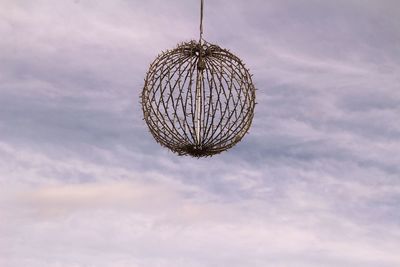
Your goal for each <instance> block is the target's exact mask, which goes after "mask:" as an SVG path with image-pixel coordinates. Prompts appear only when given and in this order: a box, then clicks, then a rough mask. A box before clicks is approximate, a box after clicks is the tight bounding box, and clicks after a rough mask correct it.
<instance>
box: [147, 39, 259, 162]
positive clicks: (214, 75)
mask: <svg viewBox="0 0 400 267" xmlns="http://www.w3.org/2000/svg"><path fill="white" fill-rule="evenodd" d="M141 98H142V108H143V114H144V120H145V121H146V123H147V125H148V127H149V129H150V132H151V133H152V135H153V137H154V138H155V140H156V141H157V142H158V143H160V144H161V145H163V146H165V147H167V148H169V149H170V150H172V151H173V152H175V153H177V154H179V155H191V156H193V157H205V156H212V155H214V154H218V153H221V152H223V151H225V150H227V149H229V148H231V147H232V146H234V145H235V144H236V143H238V142H239V141H240V140H241V139H242V138H243V136H244V135H245V134H246V133H247V131H248V130H249V128H250V125H251V122H252V119H253V115H254V107H255V88H254V85H253V83H252V79H251V75H250V73H249V71H248V69H246V67H245V65H244V64H243V62H242V61H241V60H240V59H239V58H238V57H236V56H235V55H233V54H232V53H231V52H229V51H228V50H226V49H223V48H221V47H219V46H217V45H213V44H209V43H207V42H204V43H199V42H196V41H191V42H187V43H183V44H180V45H178V47H177V48H175V49H173V50H169V51H166V52H164V53H162V54H161V55H159V56H158V57H157V58H156V59H155V60H154V62H153V63H152V64H151V65H150V68H149V71H148V72H147V76H146V79H145V84H144V88H143V92H142V95H141Z"/></svg>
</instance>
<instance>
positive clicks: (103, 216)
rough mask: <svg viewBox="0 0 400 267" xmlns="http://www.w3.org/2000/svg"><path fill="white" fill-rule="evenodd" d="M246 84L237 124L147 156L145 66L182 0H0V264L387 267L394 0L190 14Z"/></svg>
mask: <svg viewBox="0 0 400 267" xmlns="http://www.w3.org/2000/svg"><path fill="white" fill-rule="evenodd" d="M204 12H205V14H204V38H205V39H206V40H207V41H208V42H210V43H214V44H218V45H220V46H221V47H224V48H227V49H230V50H231V51H232V52H233V53H235V54H236V55H238V56H239V57H240V58H241V59H242V60H243V61H244V62H245V63H246V66H247V67H248V68H249V69H250V71H251V73H252V74H253V75H254V77H253V82H254V84H255V86H256V88H257V89H258V90H257V102H258V105H257V106H256V110H255V117H254V121H253V125H252V128H251V129H250V132H249V134H248V135H246V136H245V138H244V139H243V140H242V141H241V142H240V143H239V144H237V145H236V146H235V147H234V148H232V149H230V150H228V151H227V152H224V153H222V154H220V155H216V156H214V157H211V158H204V159H195V158H191V157H179V156H177V155H175V154H173V153H172V152H170V151H168V150H167V149H165V148H163V147H161V146H159V145H158V144H157V143H156V142H155V141H154V139H153V138H152V136H151V134H150V133H149V131H148V129H147V126H146V124H145V122H144V121H143V116H142V111H141V106H140V103H139V96H140V93H141V90H142V88H143V84H144V77H145V74H146V71H147V69H148V67H149V64H150V63H151V62H152V61H153V60H154V59H155V57H156V56H157V55H158V54H159V53H160V52H161V51H164V50H166V49H171V48H174V47H175V46H176V45H177V44H178V43H181V42H183V41H189V40H191V39H197V38H198V34H199V1H194V0H170V1H161V0H146V1H138V0H113V1H106V0H75V1H73V0H58V1H52V0H35V1H28V0H0V36H1V38H0V266H2V267H25V266H30V267H127V266H129V267H164V266H165V267H170V266H175V267H220V266H229V267H243V266H246V267H250V266H251V267H269V266H271V267H331V266H332V267H337V266H352V267H358V266H360V267H361V266H362V267H377V266H379V267H397V266H400V254H399V251H400V119H399V118H400V19H399V18H400V1H396V0H364V1H361V0H337V1H322V0H279V1H278V0H269V1H261V0H249V1H239V0H232V1H222V0H214V1H207V0H205V10H204Z"/></svg>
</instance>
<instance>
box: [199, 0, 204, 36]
mask: <svg viewBox="0 0 400 267" xmlns="http://www.w3.org/2000/svg"><path fill="white" fill-rule="evenodd" d="M203 9H204V0H200V41H199V43H200V44H201V40H202V39H203Z"/></svg>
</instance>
